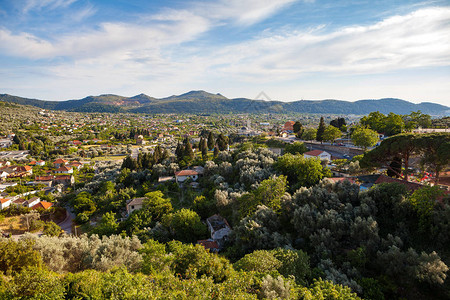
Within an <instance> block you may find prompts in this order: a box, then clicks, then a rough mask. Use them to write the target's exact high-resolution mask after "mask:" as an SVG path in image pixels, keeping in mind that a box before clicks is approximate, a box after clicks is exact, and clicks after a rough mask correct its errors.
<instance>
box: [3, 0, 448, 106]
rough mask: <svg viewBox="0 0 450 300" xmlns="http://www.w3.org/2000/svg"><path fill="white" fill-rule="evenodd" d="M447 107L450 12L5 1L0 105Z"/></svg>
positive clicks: (328, 2) (255, 3) (277, 2)
mask: <svg viewBox="0 0 450 300" xmlns="http://www.w3.org/2000/svg"><path fill="white" fill-rule="evenodd" d="M189 90H206V91H208V92H212V93H221V94H223V95H225V96H227V97H229V98H233V97H247V98H251V99H253V98H255V97H256V96H257V95H258V94H260V92H262V91H264V92H265V94H267V95H268V96H269V97H270V98H271V99H273V100H282V101H292V100H300V99H312V100H314V99H330V98H332V99H342V100H350V101H353V100H358V99H378V98H383V97H395V98H402V99H405V100H408V101H412V102H416V103H417V102H424V101H431V102H436V103H441V104H446V105H450V2H449V1H448V0H443V1H440V0H437V1H412V0H411V1H410V0H404V1H400V0H399V1H392V0H379V1H370V0H355V1H347V0H340V1H335V0H210V1H202V0H194V1H181V0H173V1H172V0H152V1H145V0H140V1H139V0H138V1H128V0H0V93H8V94H13V95H18V96H23V97H33V98H39V99H47V100H67V99H76V98H82V97H85V96H88V95H98V94H105V93H113V94H119V95H123V96H133V95H136V94H139V93H145V94H148V95H150V96H154V97H166V96H170V95H172V94H180V93H184V92H187V91H189Z"/></svg>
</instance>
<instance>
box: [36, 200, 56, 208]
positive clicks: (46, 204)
mask: <svg viewBox="0 0 450 300" xmlns="http://www.w3.org/2000/svg"><path fill="white" fill-rule="evenodd" d="M52 206H53V203H50V202H47V201H41V202H39V203H38V204H36V205H34V206H33V207H32V209H38V208H43V209H49V208H50V207H52Z"/></svg>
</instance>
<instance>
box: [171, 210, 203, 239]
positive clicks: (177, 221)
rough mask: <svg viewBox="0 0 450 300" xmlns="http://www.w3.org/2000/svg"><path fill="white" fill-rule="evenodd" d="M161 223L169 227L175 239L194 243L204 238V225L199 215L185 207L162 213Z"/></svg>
mask: <svg viewBox="0 0 450 300" xmlns="http://www.w3.org/2000/svg"><path fill="white" fill-rule="evenodd" d="M162 224H163V225H164V226H166V227H167V228H169V230H170V233H171V235H172V236H173V237H174V238H175V239H177V240H179V241H182V242H185V243H194V242H196V241H197V240H199V239H201V238H204V237H205V236H206V233H207V229H206V225H205V224H203V223H202V222H201V220H200V216H199V215H198V214H197V213H196V212H195V211H193V210H190V209H186V208H182V209H181V210H179V211H176V212H175V213H172V214H167V215H164V216H163V217H162Z"/></svg>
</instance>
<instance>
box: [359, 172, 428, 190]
mask: <svg viewBox="0 0 450 300" xmlns="http://www.w3.org/2000/svg"><path fill="white" fill-rule="evenodd" d="M357 178H358V181H360V182H361V184H360V190H365V189H369V188H371V187H372V186H373V185H377V184H381V183H393V182H395V183H398V184H401V185H404V186H405V187H406V188H407V189H408V190H409V191H410V192H414V191H415V190H417V189H420V188H422V187H423V185H422V184H420V183H416V182H410V181H406V180H402V179H398V178H392V177H389V176H386V175H382V174H371V175H361V176H358V177H357Z"/></svg>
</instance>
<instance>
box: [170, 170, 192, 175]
mask: <svg viewBox="0 0 450 300" xmlns="http://www.w3.org/2000/svg"><path fill="white" fill-rule="evenodd" d="M194 175H198V172H196V171H194V170H182V171H178V172H176V173H175V176H194Z"/></svg>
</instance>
